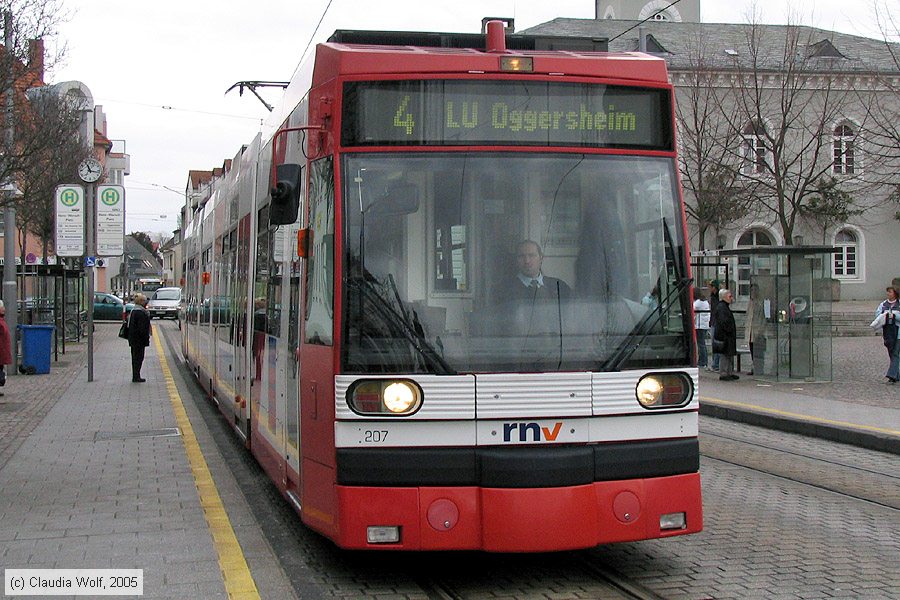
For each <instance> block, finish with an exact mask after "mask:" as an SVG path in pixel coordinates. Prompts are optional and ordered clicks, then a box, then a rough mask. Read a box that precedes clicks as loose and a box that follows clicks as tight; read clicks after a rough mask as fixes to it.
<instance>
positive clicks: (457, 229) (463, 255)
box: [182, 22, 702, 552]
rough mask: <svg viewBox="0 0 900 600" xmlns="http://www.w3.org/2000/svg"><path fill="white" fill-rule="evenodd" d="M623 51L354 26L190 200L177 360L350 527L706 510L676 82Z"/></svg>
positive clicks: (509, 541)
mask: <svg viewBox="0 0 900 600" xmlns="http://www.w3.org/2000/svg"><path fill="white" fill-rule="evenodd" d="M604 50H605V48H602V47H598V42H597V41H596V40H582V39H573V38H546V37H531V36H525V35H516V34H511V35H505V33H504V30H503V27H502V24H501V23H500V22H491V23H489V24H488V27H487V35H486V36H480V35H466V34H435V33H398V32H363V31H338V32H336V33H335V34H334V36H332V38H331V39H330V40H329V42H328V43H324V44H320V45H319V46H318V47H317V50H316V54H315V58H314V60H313V61H312V62H311V63H310V64H309V65H307V66H306V67H305V68H303V69H301V71H300V72H299V74H298V75H297V76H296V77H295V79H294V81H292V82H291V84H290V86H289V87H288V88H287V90H286V92H285V96H284V101H283V104H282V107H281V108H280V109H276V111H275V112H273V118H272V119H271V128H270V129H269V130H268V131H264V132H262V133H261V134H260V135H259V136H257V138H256V139H255V140H253V142H252V143H251V144H249V145H248V146H245V147H244V148H242V149H241V151H240V152H239V153H238V155H237V156H236V157H235V158H234V160H233V161H232V162H231V164H230V169H229V170H228V171H227V172H225V173H224V174H223V175H222V176H221V177H219V178H217V179H215V180H214V181H213V182H212V184H211V185H210V188H209V193H208V195H207V196H206V197H205V198H204V201H203V202H202V203H200V205H199V208H198V209H196V210H194V211H192V214H191V217H190V220H189V222H188V223H187V225H186V227H185V239H184V247H185V298H186V309H185V310H186V314H185V318H184V320H183V326H182V335H183V340H182V341H183V352H184V356H185V358H186V359H187V361H188V363H189V364H190V365H191V367H192V368H193V369H194V370H195V372H196V375H197V378H198V379H199V381H200V382H201V384H202V385H203V386H204V387H205V388H206V389H207V391H208V392H209V394H210V396H211V397H212V398H214V400H215V401H216V402H217V403H218V406H219V408H220V410H221V412H222V413H224V415H225V416H226V418H227V419H228V420H229V422H230V423H232V425H233V427H234V430H235V431H236V432H237V433H238V434H239V435H241V436H242V437H243V438H244V439H245V441H246V443H247V445H248V446H249V448H250V449H251V451H252V452H253V454H254V456H256V458H257V459H258V460H259V462H260V463H261V464H262V465H263V467H264V469H265V470H266V472H267V473H268V474H269V476H271V478H272V479H273V480H274V482H275V483H276V484H277V485H278V487H279V488H280V489H281V491H282V492H283V494H284V495H285V497H286V498H288V500H289V501H290V502H291V503H292V504H293V505H294V507H295V508H296V510H297V512H298V513H299V514H300V516H301V518H302V520H303V521H304V523H306V524H307V525H308V526H309V527H311V528H313V529H315V530H317V531H319V532H321V533H322V534H323V535H325V536H327V537H329V538H330V539H332V540H333V541H334V542H335V543H336V544H337V545H338V546H341V547H344V548H358V549H399V550H451V549H454V550H456V549H481V550H487V551H497V552H540V551H550V550H564V549H572V548H585V547H591V546H595V545H598V544H603V543H609V542H619V541H631V540H642V539H651V538H660V537H666V536H673V535H680V534H686V533H693V532H697V531H700V530H701V528H702V509H701V494H700V476H699V472H698V469H699V447H698V441H697V432H698V391H697V381H698V372H697V368H696V366H695V365H696V363H695V360H694V355H695V353H694V343H695V342H694V339H693V327H692V314H691V303H690V291H689V282H690V279H689V266H688V261H687V256H688V254H687V247H686V235H685V221H684V212H683V206H682V200H681V196H680V186H679V181H678V175H677V161H676V145H675V120H674V107H673V102H674V99H673V90H672V86H671V85H670V84H669V83H668V82H667V73H666V67H665V63H664V61H662V60H659V59H656V58H653V57H649V56H647V55H642V54H637V53H631V54H611V53H607V52H605V51H604ZM529 279H530V280H531V281H529Z"/></svg>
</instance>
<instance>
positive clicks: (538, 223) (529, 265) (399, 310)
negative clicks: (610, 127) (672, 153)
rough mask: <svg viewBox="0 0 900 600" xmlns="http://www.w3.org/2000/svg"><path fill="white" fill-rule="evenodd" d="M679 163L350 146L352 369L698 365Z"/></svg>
mask: <svg viewBox="0 0 900 600" xmlns="http://www.w3.org/2000/svg"><path fill="white" fill-rule="evenodd" d="M674 169H675V165H674V161H673V160H672V159H669V158H656V157H646V156H612V155H600V154H546V153H515V154H513V153H508V154H504V153H491V154H488V153H415V154H413V153H366V154H346V155H345V156H344V161H343V164H342V181H343V214H344V223H345V232H344V234H345V236H346V240H345V245H344V247H345V248H346V249H347V251H346V253H345V261H346V262H345V265H344V303H343V305H344V313H345V314H344V320H343V322H344V343H343V368H344V370H345V371H347V372H363V373H371V372H381V373H404V372H414V373H422V372H425V373H438V374H449V373H465V372H472V373H478V372H538V371H611V370H619V369H623V368H637V367H643V366H651V365H657V366H659V365H671V366H678V365H682V366H683V365H687V364H689V360H690V344H689V334H690V323H689V322H688V319H689V310H688V300H687V299H688V289H687V287H688V286H687V279H686V277H687V268H686V265H685V264H684V260H683V256H684V248H683V244H684V240H683V227H682V224H681V211H680V208H678V202H677V199H678V195H677V191H676V187H675V186H676V178H675V174H674Z"/></svg>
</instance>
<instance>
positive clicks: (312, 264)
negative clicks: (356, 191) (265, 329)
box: [305, 157, 334, 346]
mask: <svg viewBox="0 0 900 600" xmlns="http://www.w3.org/2000/svg"><path fill="white" fill-rule="evenodd" d="M333 173H334V165H333V159H332V158H331V157H326V158H323V159H320V160H318V161H316V162H314V163H313V164H312V168H311V169H310V181H309V201H310V229H311V230H312V231H311V233H312V239H311V240H310V244H311V250H312V252H311V253H310V257H309V261H308V265H307V266H308V268H307V271H306V294H307V299H306V317H305V321H306V343H308V344H320V345H323V346H330V345H331V344H332V342H333V329H334V176H333Z"/></svg>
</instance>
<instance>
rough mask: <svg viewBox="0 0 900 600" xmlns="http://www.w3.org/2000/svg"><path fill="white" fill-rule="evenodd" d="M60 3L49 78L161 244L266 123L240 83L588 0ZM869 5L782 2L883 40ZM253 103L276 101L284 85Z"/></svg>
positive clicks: (572, 8)
mask: <svg viewBox="0 0 900 600" xmlns="http://www.w3.org/2000/svg"><path fill="white" fill-rule="evenodd" d="M65 1H66V3H67V4H66V9H67V10H69V11H71V12H72V15H71V18H70V19H69V20H68V21H67V22H65V23H63V24H62V25H61V27H60V28H59V32H58V37H57V39H56V40H55V43H64V44H65V45H66V54H65V59H64V62H63V63H62V64H60V65H58V66H57V67H55V68H54V69H53V70H52V71H51V72H49V73H47V74H46V76H45V81H46V82H47V83H58V82H62V81H72V80H75V81H81V82H83V83H84V84H85V85H87V87H88V88H89V89H90V90H91V93H92V94H93V97H94V102H95V104H98V105H102V106H103V110H104V112H105V113H106V118H107V124H108V131H107V133H108V136H109V138H110V139H112V140H114V141H115V144H116V146H117V147H116V150H117V151H118V150H120V149H121V148H122V145H123V144H124V150H125V152H127V153H128V154H129V155H130V157H131V171H130V173H131V174H130V175H129V176H128V177H126V178H125V188H126V223H125V231H126V233H131V232H133V231H145V232H148V233H150V234H151V235H154V234H157V233H160V234H166V235H167V236H171V233H172V231H173V230H174V229H175V228H176V227H177V217H178V213H179V210H180V208H181V207H182V206H183V205H184V190H185V187H186V184H187V178H188V171H189V170H192V169H197V170H211V169H213V168H214V167H220V166H222V163H223V162H224V161H225V159H228V158H233V157H235V155H236V154H237V153H238V151H239V150H240V147H241V145H243V144H248V143H250V142H251V141H252V139H253V138H254V136H255V135H256V133H257V132H258V130H259V127H260V124H261V122H262V120H264V119H265V118H266V116H267V115H268V111H267V110H266V109H265V108H264V107H263V105H262V104H261V103H260V102H259V101H258V100H257V99H256V98H255V97H254V96H253V95H252V94H250V93H249V92H245V93H244V94H243V96H241V95H239V94H238V92H237V90H233V91H231V92H230V93H228V94H226V93H225V92H226V90H227V89H228V88H229V87H231V85H232V84H234V83H235V82H237V81H242V80H258V81H288V80H289V79H290V77H291V75H292V74H293V73H294V71H295V69H296V68H297V66H298V64H299V62H300V60H301V57H305V56H309V55H311V54H312V52H313V49H314V45H315V44H316V43H320V42H323V41H325V39H326V38H327V37H328V36H329V35H330V34H331V33H332V32H333V31H334V30H335V29H383V30H417V31H458V32H477V31H479V30H480V28H481V19H482V17H486V16H492V17H493V16H499V17H514V18H515V27H516V30H522V29H525V28H527V27H531V26H533V25H537V24H539V23H543V22H545V21H549V20H551V19H554V18H556V17H572V18H593V17H594V1H593V0H553V1H551V2H539V1H537V0H528V1H526V0H453V1H451V2H423V1H422V0H419V1H418V2H411V1H409V0H377V2H376V1H373V0H369V1H367V2H363V1H361V0H255V1H254V2H252V3H248V2H244V1H240V0H180V1H177V2H176V1H173V0H155V1H153V2H132V1H127V0H126V1H123V0H65ZM874 2H878V3H880V4H881V5H882V6H884V5H885V3H886V4H887V5H888V6H890V7H891V10H892V11H893V12H894V14H900V9H898V6H897V4H894V3H896V2H898V0H857V1H856V2H847V1H839V0H790V4H791V7H792V9H793V10H794V11H795V13H796V18H795V19H793V20H794V21H797V20H799V22H800V23H802V24H805V25H813V26H817V27H821V28H824V29H833V30H836V31H841V32H844V33H850V34H855V35H865V36H868V37H879V38H880V37H881V34H880V33H879V28H878V26H877V25H876V20H875V11H874V8H873V3H874ZM753 4H754V2H753V0H701V18H702V20H703V21H704V22H710V23H713V22H725V23H745V22H748V19H749V17H748V15H749V14H750V12H749V11H750V7H751V5H753ZM755 4H756V6H757V10H758V11H759V13H760V15H761V19H760V20H761V22H764V23H784V22H785V21H786V19H787V18H788V15H787V12H786V8H785V0H756V2H755ZM251 7H252V10H250V8H251ZM326 8H327V11H326ZM323 14H324V18H323ZM320 20H321V22H320ZM261 94H262V95H263V96H264V98H265V99H266V100H267V101H268V102H269V103H270V104H275V103H277V100H278V97H279V96H280V90H279V89H277V88H275V89H271V90H262V91H261ZM123 140H124V142H123ZM73 181H74V180H73Z"/></svg>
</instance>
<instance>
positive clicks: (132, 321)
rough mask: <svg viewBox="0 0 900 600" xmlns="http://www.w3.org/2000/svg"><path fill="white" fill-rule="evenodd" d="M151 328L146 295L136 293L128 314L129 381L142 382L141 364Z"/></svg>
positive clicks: (148, 343)
mask: <svg viewBox="0 0 900 600" xmlns="http://www.w3.org/2000/svg"><path fill="white" fill-rule="evenodd" d="M151 335H153V329H152V327H151V325H150V313H149V312H147V297H146V296H144V295H143V294H136V295H135V297H134V308H133V309H131V314H130V315H129V316H128V345H129V346H131V381H132V382H134V383H144V382H145V381H147V380H146V379H144V378H143V377H141V366H142V365H143V364H144V352H145V351H146V350H147V346H149V345H150V336H151Z"/></svg>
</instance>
